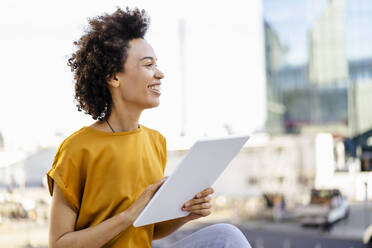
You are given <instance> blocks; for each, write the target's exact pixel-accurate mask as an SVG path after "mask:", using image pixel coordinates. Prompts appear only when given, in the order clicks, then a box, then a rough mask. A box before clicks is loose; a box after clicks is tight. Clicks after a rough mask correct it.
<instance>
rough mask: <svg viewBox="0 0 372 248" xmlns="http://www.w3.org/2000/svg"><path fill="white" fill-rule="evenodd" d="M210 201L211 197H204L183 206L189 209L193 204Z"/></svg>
mask: <svg viewBox="0 0 372 248" xmlns="http://www.w3.org/2000/svg"><path fill="white" fill-rule="evenodd" d="M211 199H212V197H210V196H208V197H205V198H200V199H195V198H194V199H191V200H190V201H188V202H186V203H185V204H184V206H185V207H190V206H192V205H195V204H200V203H205V202H208V203H209V202H210V201H211Z"/></svg>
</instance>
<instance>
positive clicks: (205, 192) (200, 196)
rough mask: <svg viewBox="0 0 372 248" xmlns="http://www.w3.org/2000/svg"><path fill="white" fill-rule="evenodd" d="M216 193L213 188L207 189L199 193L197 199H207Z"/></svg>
mask: <svg viewBox="0 0 372 248" xmlns="http://www.w3.org/2000/svg"><path fill="white" fill-rule="evenodd" d="M213 193H214V189H213V188H206V189H205V190H203V191H201V192H199V193H198V194H197V195H196V196H195V198H202V197H206V196H208V195H211V194H213Z"/></svg>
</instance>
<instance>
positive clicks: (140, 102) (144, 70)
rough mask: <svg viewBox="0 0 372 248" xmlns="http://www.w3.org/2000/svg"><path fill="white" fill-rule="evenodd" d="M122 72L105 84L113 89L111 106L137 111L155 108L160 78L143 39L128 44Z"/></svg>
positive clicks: (154, 57)
mask: <svg viewBox="0 0 372 248" xmlns="http://www.w3.org/2000/svg"><path fill="white" fill-rule="evenodd" d="M128 45H129V46H128V50H127V54H128V56H127V59H126V62H125V64H124V65H123V66H124V70H123V72H119V73H117V74H116V78H114V79H113V80H111V81H110V82H109V84H110V85H111V86H113V87H114V89H115V90H112V91H111V92H112V96H113V101H114V105H117V103H116V101H122V102H124V104H126V105H127V106H131V107H135V108H138V109H140V110H143V109H147V108H153V107H156V106H158V105H159V97H160V84H161V82H160V80H161V79H162V78H163V77H164V74H163V73H162V72H161V71H160V70H159V69H158V68H157V64H156V60H157V59H156V56H155V53H154V50H153V49H152V47H151V46H150V44H148V43H147V42H146V41H145V40H144V39H133V40H131V41H130V42H129V44H128Z"/></svg>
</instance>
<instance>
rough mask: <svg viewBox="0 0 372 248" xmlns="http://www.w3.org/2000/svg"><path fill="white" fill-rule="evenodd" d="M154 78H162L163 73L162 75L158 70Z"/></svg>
mask: <svg viewBox="0 0 372 248" xmlns="http://www.w3.org/2000/svg"><path fill="white" fill-rule="evenodd" d="M155 77H156V78H158V79H162V78H164V73H162V72H161V71H160V70H159V69H158V70H156V73H155Z"/></svg>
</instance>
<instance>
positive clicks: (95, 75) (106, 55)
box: [67, 7, 150, 120]
mask: <svg viewBox="0 0 372 248" xmlns="http://www.w3.org/2000/svg"><path fill="white" fill-rule="evenodd" d="M149 25H150V18H149V17H148V15H147V14H146V12H145V10H139V9H138V8H135V9H133V10H131V9H129V8H128V7H127V8H126V9H125V10H122V9H120V8H118V9H117V10H116V11H115V12H114V13H113V14H104V15H102V16H97V17H94V18H92V19H89V26H88V29H87V30H86V31H85V34H84V35H83V36H82V37H81V38H80V39H79V40H78V41H75V42H74V45H75V46H76V47H77V51H76V52H75V53H73V54H72V56H71V57H70V58H69V59H68V63H67V64H68V66H70V67H71V71H72V72H74V79H75V95H74V97H75V100H76V106H77V107H78V110H79V111H82V110H84V112H85V113H86V114H89V115H91V116H92V118H93V119H94V120H96V119H99V120H104V119H105V118H108V117H109V116H110V113H111V106H112V97H111V93H110V91H109V88H108V84H107V82H108V81H109V80H111V79H112V78H113V77H114V76H115V74H116V73H118V72H122V71H123V70H124V68H123V65H124V64H125V61H126V59H127V56H128V54H127V49H128V43H129V41H130V40H132V39H136V38H143V37H144V36H145V34H146V31H147V29H148V27H149Z"/></svg>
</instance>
